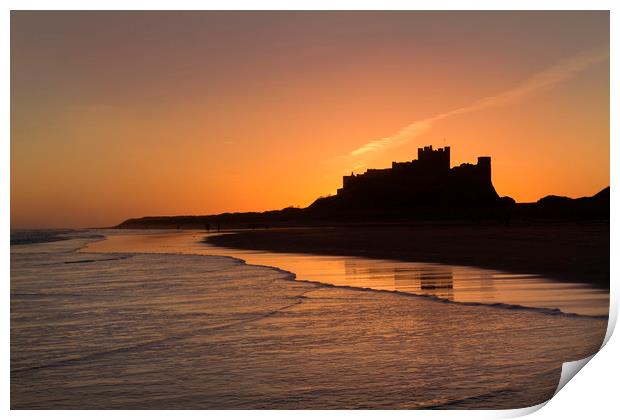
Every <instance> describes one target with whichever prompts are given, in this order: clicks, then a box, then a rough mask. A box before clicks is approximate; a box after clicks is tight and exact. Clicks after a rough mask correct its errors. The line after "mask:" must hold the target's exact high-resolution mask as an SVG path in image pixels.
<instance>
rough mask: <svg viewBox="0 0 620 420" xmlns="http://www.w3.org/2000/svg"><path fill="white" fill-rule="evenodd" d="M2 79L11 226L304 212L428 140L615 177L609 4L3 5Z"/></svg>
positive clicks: (578, 192)
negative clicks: (440, 8)
mask: <svg viewBox="0 0 620 420" xmlns="http://www.w3.org/2000/svg"><path fill="white" fill-rule="evenodd" d="M11 90H12V91H11V227H12V228H18V227H86V226H111V225H115V224H117V223H120V222H121V221H123V220H125V219H128V218H132V217H141V216H155V215H189V214H216V213H222V212H227V211H230V212H237V211H239V212H243V211H264V210H271V209H280V208H284V207H287V206H291V205H293V206H300V207H305V206H307V205H309V204H310V203H312V201H314V200H315V199H316V198H318V197H319V196H324V195H327V194H333V193H334V192H335V190H336V189H337V188H339V187H340V185H341V182H342V175H345V174H348V173H350V172H351V171H356V172H361V171H363V170H364V169H366V168H382V167H389V166H390V164H391V162H392V161H409V160H412V159H414V158H415V157H416V150H417V148H418V147H421V146H424V145H430V144H432V145H433V146H436V147H442V146H444V145H450V146H451V147H452V162H451V164H452V166H455V165H458V164H459V163H462V162H475V158H476V157H477V156H482V155H488V156H491V157H492V167H493V184H494V186H495V188H496V190H497V192H498V193H499V194H500V195H509V196H511V197H513V198H515V199H516V200H517V201H519V202H529V201H535V200H537V199H539V198H541V197H543V196H545V195H549V194H556V195H566V196H571V197H580V196H589V195H593V194H595V193H597V192H598V191H600V190H601V189H602V188H604V187H607V186H609V141H610V139H609V13H608V12H58V11H56V12H12V14H11ZM444 139H445V144H444Z"/></svg>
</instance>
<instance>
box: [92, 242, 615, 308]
mask: <svg viewBox="0 0 620 420" xmlns="http://www.w3.org/2000/svg"><path fill="white" fill-rule="evenodd" d="M106 235H107V239H106V240H105V241H100V242H94V243H91V244H89V245H87V246H86V247H85V248H84V251H90V252H148V253H161V252H166V253H179V254H199V255H225V256H232V257H235V258H239V259H242V260H244V261H246V262H247V263H248V264H255V265H264V266H271V267H278V268H280V269H283V270H286V271H289V272H292V273H295V275H296V278H297V279H298V280H307V281H317V282H320V283H326V284H332V285H336V286H349V287H359V288H371V289H377V290H388V291H400V292H406V293H412V294H418V295H419V294H422V295H432V296H436V297H438V298H441V299H447V300H450V301H455V302H467V303H483V304H505V305H519V306H525V307H532V308H541V309H543V308H544V309H550V310H556V309H558V310H561V311H562V312H564V313H576V314H581V315H593V316H607V315H608V312H609V293H608V292H607V291H605V290H600V289H596V288H594V287H591V286H590V285H588V284H580V283H565V282H558V281H552V280H549V279H546V278H544V277H542V276H539V275H537V274H532V273H507V272H501V271H497V270H488V269H482V268H477V267H464V266H455V265H448V264H431V263H417V262H405V261H395V260H382V259H372V258H360V257H347V256H325V255H312V254H293V253H279V252H266V251H248V250H240V249H232V248H223V247H217V246H214V245H211V244H208V243H205V242H203V239H204V238H205V237H206V236H207V234H205V233H204V232H203V231H161V230H158V231H157V230H156V231H146V232H145V231H133V232H127V231H118V230H117V231H114V230H110V231H106ZM212 235H214V234H212Z"/></svg>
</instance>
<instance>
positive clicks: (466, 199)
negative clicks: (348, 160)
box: [335, 146, 499, 208]
mask: <svg viewBox="0 0 620 420" xmlns="http://www.w3.org/2000/svg"><path fill="white" fill-rule="evenodd" d="M335 198H336V199H337V200H338V201H341V202H342V203H347V204H349V205H355V206H361V207H366V208H367V207H385V206H389V207H437V206H442V205H462V206H476V207H477V206H488V205H493V204H497V202H498V200H499V197H498V195H497V193H496V191H495V188H494V187H493V184H492V182H491V158H490V157H488V156H481V157H479V158H478V162H477V163H476V164H475V165H474V164H470V163H463V164H461V165H459V166H455V167H454V168H451V167H450V147H443V148H439V149H433V146H425V147H423V148H419V149H418V158H417V159H415V160H412V161H409V162H392V167H391V168H386V169H368V170H367V171H366V172H365V173H363V174H359V175H354V174H351V175H345V176H344V177H343V179H342V188H340V189H338V192H337V196H336V197H335Z"/></svg>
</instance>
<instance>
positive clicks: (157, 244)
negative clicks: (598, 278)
mask: <svg viewBox="0 0 620 420" xmlns="http://www.w3.org/2000/svg"><path fill="white" fill-rule="evenodd" d="M69 236H70V235H69ZM203 237H204V235H203V234H202V233H201V232H196V231H189V232H188V231H169V230H168V231H141V232H125V231H105V232H103V231H94V232H86V233H80V234H78V235H76V236H75V237H74V238H70V239H68V240H63V241H55V242H47V243H34V244H25V245H16V246H12V248H11V408H13V409H42V408H45V409H50V408H58V409H77V408H80V409H96V408H107V409H122V408H124V409H153V408H166V409H172V408H177V409H189V408H194V409H206V408H212V409H229V408H237V409H256V408H278V409H300V408H306V409H321V408H322V409H328V408H340V409H344V408H372V409H378V408H387V409H415V408H427V409H430V408H432V409H457V408H477V409H508V408H523V407H529V406H533V405H536V404H539V403H542V402H544V401H546V400H548V399H549V398H551V397H552V396H553V394H554V392H555V389H556V387H557V384H558V380H559V377H560V372H561V367H562V363H563V362H566V361H572V360H578V359H582V358H584V357H587V356H589V355H591V354H593V353H595V352H596V351H597V350H598V349H599V348H600V346H601V344H602V342H603V338H604V336H605V332H606V328H607V318H606V316H584V315H571V314H566V313H563V312H560V311H556V310H545V309H537V308H527V307H521V306H515V305H497V304H489V305H486V304H460V303H459V302H453V301H450V300H439V299H435V298H428V297H424V296H417V295H414V294H408V293H397V292H390V291H385V290H374V289H369V288H356V287H347V286H333V285H330V284H326V283H321V282H317V281H304V279H303V278H297V276H296V274H295V273H293V272H290V271H287V270H282V269H280V268H278V267H268V266H264V265H256V264H249V263H246V262H244V261H243V260H242V259H239V258H232V257H230V256H226V255H225V254H224V253H226V252H228V253H229V254H231V250H230V249H220V248H214V247H209V246H207V245H206V244H204V243H203V242H202V238H203ZM130 250H133V251H130ZM216 252H222V254H220V255H217V254H216V255H213V254H214V253H216ZM245 255H253V254H250V253H246V254H245ZM256 255H258V256H263V257H261V258H264V256H265V255H267V256H268V255H270V254H268V253H267V254H265V253H258V254H256ZM278 255H279V254H278ZM276 256H277V255H276ZM310 257H312V256H310ZM270 258H273V256H272V257H270ZM312 258H314V257H312ZM319 261H323V260H319ZM496 281H497V280H496ZM456 285H458V283H456V280H455V290H456Z"/></svg>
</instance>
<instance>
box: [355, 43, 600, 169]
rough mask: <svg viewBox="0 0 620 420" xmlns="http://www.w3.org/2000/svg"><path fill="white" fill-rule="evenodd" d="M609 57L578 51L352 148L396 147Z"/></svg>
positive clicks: (361, 152)
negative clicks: (502, 88) (502, 87)
mask: <svg viewBox="0 0 620 420" xmlns="http://www.w3.org/2000/svg"><path fill="white" fill-rule="evenodd" d="M608 57H609V47H608V46H604V47H601V48H596V49H593V50H589V51H586V52H582V53H580V54H577V55H575V56H573V57H571V58H569V59H567V60H564V61H562V62H560V63H558V64H556V65H554V66H552V67H549V68H547V69H545V70H543V71H541V72H539V73H536V74H534V75H532V76H530V77H529V78H527V79H526V80H524V81H523V82H521V83H520V84H518V85H516V86H515V87H513V88H511V89H508V90H506V91H504V92H502V93H499V94H497V95H493V96H487V97H484V98H481V99H479V100H477V101H475V102H473V103H471V104H469V105H467V106H464V107H461V108H456V109H453V110H451V111H447V112H444V113H441V114H437V115H434V116H432V117H429V118H425V119H422V120H418V121H414V122H412V123H411V124H409V125H407V126H406V127H404V128H402V129H400V130H399V131H398V132H396V133H395V134H393V135H391V136H389V137H384V138H381V139H377V140H373V141H370V142H368V143H366V144H365V145H363V146H362V147H359V148H357V149H355V150H353V151H352V152H350V154H349V155H350V156H351V157H359V156H361V155H367V154H370V153H373V152H378V151H382V150H385V149H388V148H392V147H396V146H400V145H403V144H405V143H408V142H410V141H412V140H414V139H415V138H416V137H419V136H420V135H422V134H424V133H426V132H427V131H429V130H430V129H431V128H432V127H433V125H434V124H435V123H437V122H439V121H441V120H445V119H446V118H449V117H453V116H455V115H461V114H466V113H470V112H475V111H481V110H484V109H488V108H493V107H496V106H500V105H505V104H509V103H514V102H518V101H519V100H521V99H523V98H525V97H527V96H529V95H532V94H534V93H536V92H540V91H543V90H547V89H551V88H553V87H554V86H556V85H557V84H559V83H562V82H564V81H566V80H569V79H571V78H572V77H573V76H575V75H576V74H577V73H579V72H581V71H584V70H586V69H588V68H589V67H591V66H593V65H595V64H598V63H600V62H602V61H604V60H606V59H607V58H608Z"/></svg>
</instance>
